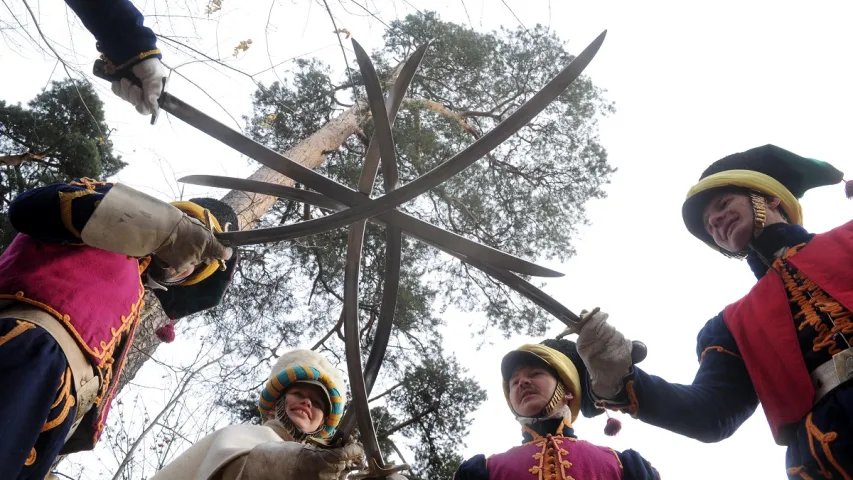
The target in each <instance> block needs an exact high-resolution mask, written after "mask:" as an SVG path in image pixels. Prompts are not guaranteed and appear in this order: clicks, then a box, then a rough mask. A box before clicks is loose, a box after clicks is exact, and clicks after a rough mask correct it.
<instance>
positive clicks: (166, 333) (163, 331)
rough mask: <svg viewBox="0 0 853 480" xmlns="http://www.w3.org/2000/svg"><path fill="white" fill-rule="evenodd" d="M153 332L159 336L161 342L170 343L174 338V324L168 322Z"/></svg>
mask: <svg viewBox="0 0 853 480" xmlns="http://www.w3.org/2000/svg"><path fill="white" fill-rule="evenodd" d="M154 333H156V334H157V338H159V339H160V341H161V342H164V343H172V340H174V339H175V324H174V323H172V322H169V323H167V324H165V325H163V326H162V327H160V328H158V329H157V330H156V331H155V332H154Z"/></svg>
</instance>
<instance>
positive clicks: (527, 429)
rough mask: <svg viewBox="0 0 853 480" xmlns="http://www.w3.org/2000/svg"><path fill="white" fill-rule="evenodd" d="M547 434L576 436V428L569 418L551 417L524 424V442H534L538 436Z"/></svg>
mask: <svg viewBox="0 0 853 480" xmlns="http://www.w3.org/2000/svg"><path fill="white" fill-rule="evenodd" d="M547 435H553V436H559V437H571V438H576V437H575V430H574V429H573V428H572V427H571V423H570V422H569V421H568V420H567V419H565V418H549V419H546V420H541V421H538V422H534V423H531V424H529V425H524V427H523V428H522V437H523V442H522V443H527V442H532V441H534V440H536V437H545V436H547Z"/></svg>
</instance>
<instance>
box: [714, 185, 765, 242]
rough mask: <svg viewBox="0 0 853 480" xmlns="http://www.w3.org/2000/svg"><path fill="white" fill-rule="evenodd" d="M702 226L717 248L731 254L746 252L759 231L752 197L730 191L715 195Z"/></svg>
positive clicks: (744, 193)
mask: <svg viewBox="0 0 853 480" xmlns="http://www.w3.org/2000/svg"><path fill="white" fill-rule="evenodd" d="M702 224H703V225H704V227H705V231H706V232H707V233H708V234H709V235H711V237H712V238H713V239H714V243H716V244H717V246H719V247H721V248H724V249H726V250H727V251H729V252H731V253H737V252H741V251H743V250H744V249H745V248H746V246H747V245H748V244H749V242H750V241H751V240H752V234H753V231H754V229H755V216H754V213H753V209H752V201H751V200H750V198H749V194H747V193H746V192H738V191H728V192H721V193H718V194H717V195H714V197H713V198H711V201H710V202H708V205H706V206H705V210H704V212H703V214H702Z"/></svg>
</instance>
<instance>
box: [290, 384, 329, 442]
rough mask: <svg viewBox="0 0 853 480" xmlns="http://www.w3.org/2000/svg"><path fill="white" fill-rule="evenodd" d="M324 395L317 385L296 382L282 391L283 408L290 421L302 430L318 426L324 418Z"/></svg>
mask: <svg viewBox="0 0 853 480" xmlns="http://www.w3.org/2000/svg"><path fill="white" fill-rule="evenodd" d="M325 402H326V396H325V395H324V394H323V391H322V390H321V389H320V387H319V386H317V385H312V384H310V383H297V384H295V385H293V386H291V387H290V388H288V389H287V391H285V393H284V409H285V413H286V414H287V417H288V418H290V421H291V422H293V424H294V425H296V427H297V428H299V429H300V430H302V431H303V432H306V433H310V432H314V431H316V430H317V429H318V428H320V425H322V424H323V421H324V420H325V416H326V414H325V411H324V407H325Z"/></svg>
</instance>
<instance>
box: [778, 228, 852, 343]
mask: <svg viewBox="0 0 853 480" xmlns="http://www.w3.org/2000/svg"><path fill="white" fill-rule="evenodd" d="M803 245H805V244H801V245H797V246H796V247H792V248H789V249H788V250H787V251H786V252H785V254H784V255H783V256H782V258H779V259H776V261H775V262H773V267H774V268H775V269H776V271H778V272H779V275H780V276H781V277H782V281H783V282H784V284H785V289H786V290H787V291H788V293H789V295H790V296H791V299H790V302H791V303H796V304H797V305H798V306H799V307H800V311H799V312H797V314H796V315H794V320H799V319H801V318H803V320H802V321H801V322H800V324H799V325H798V327H797V329H798V331H802V330H803V329H804V328H806V326H811V327H812V328H814V329H815V331H816V332H817V335H816V336H815V338H814V341H813V347H812V350H814V351H815V352H819V351H821V350H822V349H824V348H826V349H827V351H828V352H829V354H830V355H835V354H836V353H838V352H840V351H841V349H840V348H839V347H838V344H837V342H836V340H835V338H834V337H835V335H837V334H839V333H840V334H841V335H845V336H846V335H850V334H853V314H851V312H850V311H849V310H847V309H846V308H844V307H843V306H842V305H841V304H840V303H838V301H836V300H835V299H834V298H832V297H830V296H829V295H827V293H826V292H824V291H823V289H822V288H820V287H819V286H818V285H817V284H816V283H814V282H813V281H812V280H811V279H810V278H808V277H806V276H805V275H803V274H802V273H800V272H799V271H797V270H795V269H793V268H791V266H790V264H789V263H788V262H787V260H788V259H789V258H791V257H792V256H793V255H795V254H796V253H797V252H798V251H799V249H800V248H802V246H803ZM821 314H826V315H828V316H829V317H830V318H831V319H832V322H833V323H834V325H832V327H831V328H830V327H829V326H828V325H827V324H826V322H824V321H823V318H821Z"/></svg>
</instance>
